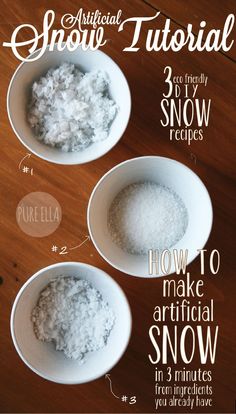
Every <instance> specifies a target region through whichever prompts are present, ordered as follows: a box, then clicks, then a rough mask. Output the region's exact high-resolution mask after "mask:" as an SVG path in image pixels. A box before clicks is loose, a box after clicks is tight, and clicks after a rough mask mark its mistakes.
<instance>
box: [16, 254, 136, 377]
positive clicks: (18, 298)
mask: <svg viewBox="0 0 236 414" xmlns="http://www.w3.org/2000/svg"><path fill="white" fill-rule="evenodd" d="M68 265H69V266H70V265H73V266H78V267H83V268H87V269H93V270H96V271H99V273H100V274H102V277H103V278H105V279H109V280H110V281H111V282H112V283H113V285H114V286H115V288H116V289H117V290H118V291H119V292H120V294H121V296H122V297H123V299H124V303H125V305H126V307H127V319H128V323H129V327H128V329H129V332H128V335H127V338H126V341H125V343H124V346H123V348H122V352H120V354H119V356H118V357H117V358H116V359H115V360H114V361H113V362H112V363H111V364H110V366H109V367H108V368H107V369H106V370H103V371H101V373H100V374H98V375H92V376H90V377H88V378H87V379H86V381H84V380H83V381H80V380H76V381H75V380H74V381H73V380H72V381H70V380H69V381H65V380H57V379H56V378H54V377H52V376H50V375H46V374H44V373H43V372H41V371H39V370H38V369H37V368H35V367H34V366H33V365H32V364H31V363H30V362H29V361H28V360H27V358H26V357H25V356H24V355H23V353H22V351H21V348H20V346H19V344H18V342H17V339H16V335H15V315H16V312H17V306H18V303H19V300H20V298H21V296H22V293H23V292H24V291H25V289H26V287H27V286H28V285H30V284H31V282H32V281H33V280H34V279H36V278H38V277H40V276H41V275H42V273H43V272H45V271H48V270H50V269H55V268H63V267H64V266H68ZM10 332H11V337H12V341H13V344H14V346H15V349H16V351H17V353H18V355H19V357H20V358H21V360H22V361H23V362H24V363H25V365H27V366H28V368H30V369H31V370H32V371H33V372H34V373H35V374H37V375H39V376H40V377H42V378H44V379H46V380H48V381H52V382H55V383H57V384H65V385H73V384H74V385H76V384H77V385H78V384H85V383H87V382H91V381H94V380H96V379H98V378H101V377H102V376H104V375H105V374H107V373H109V371H110V370H111V369H112V368H113V367H114V366H115V365H116V364H117V363H118V362H119V361H120V359H121V358H122V356H123V355H124V353H125V351H126V349H127V347H128V344H129V341H130V338H131V333H132V313H131V308H130V304H129V302H128V299H127V297H126V294H125V293H124V291H123V289H122V288H121V287H120V285H119V284H118V283H117V282H116V281H115V280H114V279H113V278H112V277H111V276H110V275H109V274H108V273H106V272H104V270H102V269H100V268H98V267H96V266H92V265H90V264H87V263H84V262H58V263H54V264H51V265H49V266H46V267H44V268H42V269H40V270H38V271H37V272H36V273H34V274H33V275H32V276H31V277H30V278H29V279H27V280H26V282H25V283H24V284H23V285H22V286H21V288H20V290H19V291H18V293H17V295H16V297H15V300H14V302H13V305H12V309H11V316H10Z"/></svg>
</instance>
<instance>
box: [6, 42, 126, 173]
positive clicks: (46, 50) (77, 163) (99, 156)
mask: <svg viewBox="0 0 236 414" xmlns="http://www.w3.org/2000/svg"><path fill="white" fill-rule="evenodd" d="M57 44H58V43H55V45H54V48H53V50H49V47H50V45H48V46H47V47H46V48H45V53H53V52H55V51H57V49H56V47H57ZM63 44H65V42H63ZM41 49H42V48H39V49H37V50H35V51H34V52H32V53H30V54H29V55H28V56H27V57H31V56H33V55H34V54H37V53H39V52H40V50H41ZM65 49H66V48H65ZM78 49H80V50H81V51H82V53H86V52H94V53H98V54H100V55H104V56H105V57H106V58H107V59H108V60H110V61H111V62H112V63H113V64H114V65H115V66H116V67H117V69H118V70H119V72H120V74H121V77H122V78H123V81H124V84H125V86H126V89H127V93H128V100H127V103H128V110H127V119H126V121H125V122H124V124H123V127H122V130H121V134H120V136H119V137H118V138H117V139H116V141H115V142H114V143H113V144H112V146H110V147H109V148H108V149H106V150H104V151H103V152H102V153H101V154H100V155H96V154H95V156H94V157H93V158H90V159H88V160H86V161H83V162H80V161H78V160H74V161H70V160H68V161H63V162H62V161H59V160H52V159H51V158H50V156H47V155H42V154H40V153H39V152H37V151H36V150H34V149H32V148H31V147H30V145H28V144H27V143H26V142H25V141H24V138H22V137H21V135H20V133H19V132H18V130H17V127H16V125H15V123H14V122H13V119H12V111H11V109H10V106H11V105H10V100H11V90H12V86H13V83H14V82H15V81H16V79H17V76H18V75H19V73H20V71H21V70H22V68H23V67H24V65H30V63H31V62H27V61H23V62H21V63H20V64H19V65H18V66H17V68H16V69H15V71H14V73H13V75H12V77H11V80H10V83H9V86H8V89H7V95H6V103H7V105H6V106H7V115H8V119H9V122H10V125H11V127H12V130H13V132H14V134H15V135H16V137H17V138H18V140H19V141H20V142H21V143H22V144H23V145H24V147H26V148H27V149H28V150H29V151H30V152H31V153H32V154H34V155H36V156H37V157H39V158H41V159H43V160H44V161H47V162H51V163H53V164H59V165H83V164H87V163H89V162H92V161H95V160H97V159H99V158H101V157H103V156H104V155H106V154H107V153H108V152H110V151H111V150H112V149H113V148H114V147H115V146H116V145H117V144H118V142H119V141H120V140H121V138H122V137H123V135H124V133H125V131H126V129H127V126H128V123H129V120H130V115H131V110H132V98H131V91H130V87H129V84H128V81H127V78H126V76H125V74H124V72H123V70H122V69H121V68H120V66H119V65H118V64H117V63H116V62H115V61H114V60H113V59H112V58H111V57H110V56H109V55H108V54H107V53H105V52H103V50H100V49H96V50H93V51H91V50H90V49H89V50H83V49H82V46H78V47H77V49H75V50H74V51H72V52H71V53H76V51H77V50H78ZM63 50H64V49H63ZM58 52H59V53H60V52H61V53H63V51H58ZM39 59H41V58H39ZM108 136H109V135H108ZM45 145H46V144H45ZM52 149H53V147H52ZM78 153H79V151H78Z"/></svg>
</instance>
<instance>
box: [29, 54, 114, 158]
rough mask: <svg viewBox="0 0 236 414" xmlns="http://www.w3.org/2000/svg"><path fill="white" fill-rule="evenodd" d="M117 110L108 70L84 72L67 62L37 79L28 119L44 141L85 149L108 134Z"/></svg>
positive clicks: (63, 148)
mask: <svg viewBox="0 0 236 414" xmlns="http://www.w3.org/2000/svg"><path fill="white" fill-rule="evenodd" d="M117 110H118V107H117V105H116V103H115V102H114V101H113V100H112V99H111V98H110V97H109V78H108V75H107V74H106V73H105V72H104V71H102V70H94V71H91V72H88V73H85V74H84V73H82V72H81V71H80V70H79V69H78V68H77V67H76V66H75V65H73V64H72V63H67V62H65V63H63V64H62V65H61V66H59V67H58V68H56V69H55V68H51V69H50V70H49V71H48V72H47V73H46V75H45V76H43V77H41V78H40V79H39V80H38V81H37V82H34V84H33V86H32V96H31V101H30V105H29V113H28V121H29V124H30V126H31V127H32V128H33V130H34V132H35V134H36V137H37V138H38V139H39V140H40V141H42V142H43V143H45V144H48V145H50V146H52V147H57V148H61V149H62V150H63V151H66V152H69V151H81V150H83V149H85V148H86V147H88V146H89V145H91V144H92V143H94V142H98V141H102V140H105V139H106V138H107V136H108V134H109V129H110V126H111V123H112V121H113V120H114V118H115V116H116V113H117Z"/></svg>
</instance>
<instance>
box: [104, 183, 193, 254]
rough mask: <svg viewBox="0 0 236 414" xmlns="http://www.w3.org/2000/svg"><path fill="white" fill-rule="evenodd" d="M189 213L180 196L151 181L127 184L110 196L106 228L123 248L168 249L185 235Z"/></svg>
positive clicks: (138, 251)
mask: <svg viewBox="0 0 236 414" xmlns="http://www.w3.org/2000/svg"><path fill="white" fill-rule="evenodd" d="M187 224H188V213H187V210H186V207H185V206H184V204H183V202H182V200H181V199H180V197H179V196H178V195H177V194H176V193H175V192H173V191H172V190H170V189H169V188H167V187H164V186H162V185H159V184H156V183H154V182H143V183H135V184H131V185H128V186H127V187H125V188H124V189H123V190H121V191H120V193H118V195H117V196H116V197H115V199H114V200H113V202H112V204H111V207H110V209H109V213H108V228H109V231H110V234H111V237H112V239H113V241H114V242H115V243H116V244H117V245H118V246H120V247H121V248H122V249H123V250H124V251H127V252H129V253H131V254H138V255H141V254H142V255H144V254H147V253H148V250H149V249H160V250H164V249H169V248H170V247H172V246H173V245H174V244H176V243H177V242H178V241H179V240H180V239H181V238H182V237H183V235H184V233H185V231H186V228H187Z"/></svg>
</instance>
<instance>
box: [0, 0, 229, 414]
mask: <svg viewBox="0 0 236 414" xmlns="http://www.w3.org/2000/svg"><path fill="white" fill-rule="evenodd" d="M79 7H83V8H84V10H85V11H86V10H95V9H96V8H97V7H99V9H100V10H101V11H102V12H104V13H105V12H108V11H111V12H115V11H117V10H118V9H119V8H121V9H122V10H123V18H128V17H131V16H152V15H154V14H155V11H156V10H159V9H160V10H161V11H162V13H161V16H159V23H158V24H159V25H162V24H163V23H164V21H165V19H166V18H167V17H170V19H171V25H172V28H173V29H175V28H178V27H186V24H187V23H188V22H190V21H191V22H192V23H193V24H194V30H196V28H197V27H198V24H199V21H201V20H203V19H206V20H207V22H208V24H209V28H212V27H216V28H217V27H222V26H223V23H224V20H225V18H226V16H227V15H228V14H229V13H230V12H234V13H235V12H236V3H235V2H234V1H233V0H227V1H224V2H222V1H220V0H216V1H214V2H213V1H209V0H199V1H196V2H186V1H184V0H180V1H177V0H171V1H163V0H147V1H141V0H140V1H139V0H135V1H124V0H119V1H117V2H110V1H108V0H103V1H100V2H99V5H98V3H97V2H95V1H92V0H88V1H85V0H81V1H80V2H79V3H78V2H74V1H72V0H66V1H62V0H58V1H56V0H47V1H46V0H38V1H37V2H36V1H35V0H34V1H32V2H30V3H29V2H28V1H26V0H2V1H1V10H0V15H1V16H0V22H1V23H0V32H1V38H2V40H3V41H7V40H8V41H9V39H10V36H11V33H12V31H13V30H14V28H15V27H16V26H17V25H19V24H22V23H23V22H30V23H32V24H34V25H35V26H36V27H37V29H38V30H40V29H41V23H42V19H43V15H44V13H45V11H46V10H47V9H49V8H52V9H54V10H55V11H56V13H57V22H59V18H60V17H61V16H62V15H63V14H65V13H69V12H70V13H72V14H76V12H77V10H78V8H79ZM152 24H153V23H150V24H146V26H145V30H143V33H142V39H141V41H140V44H141V45H142V47H143V46H144V42H145V34H146V30H147V28H148V27H149V28H150V27H152ZM106 34H107V37H108V38H109V39H110V41H109V42H108V43H107V44H106V45H105V47H104V48H103V50H104V51H105V52H106V53H108V54H109V55H110V56H111V57H112V58H113V59H114V60H115V61H117V63H118V64H119V65H120V67H121V69H122V70H123V71H124V73H125V75H126V76H127V79H128V82H129V85H130V88H131V93H132V105H133V107H132V116H131V119H130V122H129V125H128V128H127V130H126V132H125V134H124V136H123V138H122V140H121V141H120V142H119V144H118V145H116V147H115V148H114V149H113V150H112V151H111V152H109V153H108V154H107V155H105V156H103V157H102V158H101V159H98V160H97V161H94V162H92V163H89V164H86V165H81V166H63V165H54V164H51V163H47V162H45V161H43V160H41V159H39V158H37V157H36V156H32V157H31V159H30V161H29V164H30V167H31V168H33V169H34V175H33V176H31V175H30V174H23V173H22V172H21V171H19V170H18V164H19V162H20V160H21V159H22V158H23V157H24V156H25V154H26V153H27V150H26V148H24V147H23V146H22V145H21V143H20V142H19V140H18V139H17V138H16V136H15V134H14V132H13V131H12V129H11V127H10V124H9V121H8V117H7V112H6V93H7V88H8V85H9V81H10V79H11V76H12V74H13V72H14V70H15V69H16V67H17V65H18V64H19V62H18V61H17V59H16V58H15V57H14V56H13V53H12V52H11V50H9V49H7V48H1V163H0V174H1V219H0V220H1V231H0V238H1V285H0V298H1V301H0V338H1V339H0V349H1V357H0V361H1V362H0V364H1V365H0V372H1V375H0V384H1V392H0V410H1V412H71V413H72V412H79V413H82V412H88V413H90V412H102V413H108V412H112V413H115V412H155V406H154V380H153V372H154V368H153V366H152V365H151V364H150V363H149V361H148V353H149V352H151V351H152V346H151V343H150V340H149V337H148V329H149V327H150V325H151V324H152V312H153V308H154V306H155V305H157V304H163V303H164V300H163V297H162V290H161V287H162V280H161V279H151V280H146V279H144V280H143V279H139V278H133V277H129V276H126V275H125V274H121V273H120V272H119V271H116V270H115V269H113V268H112V267H111V266H109V265H108V264H107V263H106V262H105V261H104V260H103V259H102V258H101V257H100V256H99V254H98V253H97V252H96V250H95V248H94V247H93V244H92V242H87V243H85V244H84V245H83V246H81V248H80V249H78V250H74V251H71V252H70V254H69V255H67V256H60V255H58V254H56V253H54V252H52V251H51V247H52V245H53V244H56V245H58V246H64V245H70V246H73V245H76V244H78V243H80V242H82V241H83V240H84V238H85V237H86V235H87V234H88V230H87V224H86V208H87V202H88V199H89V196H90V193H91V191H92V189H93V187H94V185H95V184H96V183H97V181H98V180H99V178H100V177H101V176H102V175H103V174H104V173H105V172H106V171H108V170H109V169H110V168H112V167H114V166H115V165H116V164H118V163H119V162H122V161H124V160H127V159H129V158H132V157H135V156H141V155H161V156H166V157H171V158H174V159H176V160H178V161H180V162H183V163H184V164H185V165H187V166H188V167H190V168H192V170H193V171H194V172H196V173H197V174H198V175H199V177H200V178H201V179H202V180H203V182H204V183H205V185H206V186H207V188H208V190H209V193H210V195H211V198H212V202H213V208H214V223H213V229H212V233H211V236H210V239H209V241H208V243H207V246H206V248H207V249H208V250H209V251H210V250H212V249H218V250H219V251H220V252H221V259H222V263H221V270H220V273H219V274H218V275H217V276H212V275H210V273H209V272H208V274H206V275H205V276H204V282H205V285H206V292H207V293H206V295H207V297H209V298H210V297H213V298H214V300H215V321H216V322H217V323H218V324H219V326H220V333H219V342H218V348H217V358H216V363H215V365H214V366H213V367H210V366H208V369H212V372H213V382H212V385H213V388H214V395H213V399H214V406H213V407H212V408H208V409H207V412H217V413H229V412H231V413H232V412H235V411H234V410H235V388H236V387H235V379H236V373H235V366H234V362H235V361H234V360H235V352H236V348H235V345H236V341H235V339H236V338H235V274H234V265H235V250H234V248H233V240H234V235H235V232H234V228H233V219H234V206H233V202H234V201H235V197H234V196H235V192H234V173H235V169H234V168H233V167H234V165H233V162H234V160H235V153H234V150H235V146H234V141H235V138H236V137H235V129H236V113H235V105H236V101H235V96H236V89H235V79H236V66H235V60H236V53H235V46H234V48H233V49H232V50H231V51H230V53H227V54H226V53H221V52H217V53H216V52H211V53H207V52H202V53H198V52H194V53H190V52H188V51H186V49H183V50H182V51H181V52H179V53H174V52H166V53H164V52H163V51H161V52H158V53H155V52H151V53H148V52H145V51H144V49H142V50H140V51H139V52H138V53H124V52H123V51H122V50H123V48H124V47H125V46H127V45H128V44H129V42H130V40H131V38H132V29H131V26H129V27H128V26H127V28H126V30H125V31H124V32H122V33H119V34H118V33H117V31H116V27H112V26H109V27H107V28H106ZM234 34H235V32H234ZM23 38H24V36H23V35H22V39H23ZM166 65H170V66H172V67H173V70H174V72H175V73H176V74H179V75H181V74H184V73H186V72H187V73H193V74H200V73H202V72H203V73H205V74H207V75H208V76H209V82H208V86H207V87H206V88H205V89H201V92H200V96H201V94H202V97H203V96H204V97H205V98H211V99H212V110H211V115H210V123H209V126H208V128H207V129H206V130H205V134H204V140H203V141H202V142H198V141H196V142H193V143H192V144H191V146H188V145H187V144H186V143H185V142H177V141H175V142H170V141H169V138H168V130H167V128H163V127H162V126H161V124H160V118H161V116H162V114H161V109H160V100H161V98H162V93H163V91H164V74H163V70H164V67H165V66H166ZM32 191H45V192H48V193H50V194H51V195H53V196H54V197H56V199H57V200H58V201H59V203H60V204H61V206H62V209H63V220H62V223H61V225H60V227H59V228H58V230H57V231H56V232H55V233H54V234H52V235H50V236H48V237H46V238H42V239H40V238H32V237H30V236H27V235H26V234H24V233H23V232H22V231H21V230H20V229H19V227H18V226H17V223H16V220H15V213H16V206H17V204H18V202H19V201H20V199H21V198H22V197H23V196H24V195H26V194H28V193H29V192H32ZM60 260H61V261H64V260H71V261H82V262H87V263H90V264H92V265H94V266H98V267H100V268H102V269H103V270H105V271H107V272H108V273H109V274H110V275H111V276H112V277H113V278H114V279H115V280H116V281H117V282H118V283H119V284H120V286H121V287H122V288H123V289H124V291H125V293H126V294H127V297H128V299H129V301H130V305H131V308H132V313H133V332H132V337H131V341H130V344H129V347H128V349H127V352H126V353H125V355H124V357H123V358H122V359H121V361H120V362H119V363H118V364H117V366H116V367H115V368H114V369H113V370H112V371H111V378H112V381H113V389H114V391H115V393H116V394H118V395H119V396H122V395H128V396H132V395H136V396H137V403H136V404H135V405H129V404H127V403H125V402H122V401H121V400H118V399H116V398H114V397H113V395H112V394H111V393H110V390H109V384H108V381H107V380H106V379H105V378H104V377H103V378H100V379H99V380H96V381H94V382H91V383H88V384H84V385H79V386H63V385H58V384H55V383H51V382H48V381H46V380H43V379H42V378H40V377H38V376H37V375H35V374H34V373H33V372H31V371H30V370H29V369H28V368H27V367H26V366H25V365H24V364H23V362H22V361H21V360H20V359H19V357H18V355H17V353H16V351H15V349H14V346H13V343H12V340H11V336H10V330H9V317H10V312H11V306H12V303H13V301H14V298H15V296H16V293H17V292H18V290H19V288H20V287H21V286H22V284H23V283H24V282H25V281H26V280H27V279H28V278H29V276H31V275H32V274H33V273H34V272H36V271H37V270H39V269H40V268H43V267H45V266H47V265H49V264H51V263H54V262H58V261H60ZM189 271H190V272H191V275H192V277H193V279H195V280H197V279H198V278H199V276H200V275H199V259H196V260H195V261H194V262H193V263H192V264H191V265H190V266H189ZM198 365H199V363H198V361H197V360H195V361H194V362H193V365H191V367H194V366H196V367H197V366H198ZM181 367H182V365H181V362H180V363H179V364H178V365H177V368H178V369H181ZM182 411H183V410H182V409H181V408H179V409H176V408H175V409H172V411H171V409H168V408H163V412H182ZM195 411H196V410H195ZM199 412H204V409H202V411H201V409H199Z"/></svg>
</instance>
